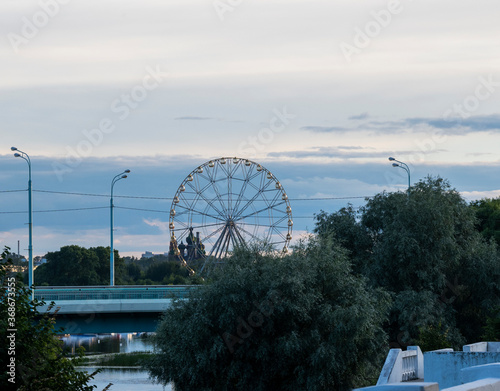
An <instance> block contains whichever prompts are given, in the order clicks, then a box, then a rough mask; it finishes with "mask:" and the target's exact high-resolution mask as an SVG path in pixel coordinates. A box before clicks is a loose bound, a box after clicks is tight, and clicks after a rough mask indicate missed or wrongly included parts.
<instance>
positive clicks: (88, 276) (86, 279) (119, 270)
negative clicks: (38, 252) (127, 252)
mask: <svg viewBox="0 0 500 391" xmlns="http://www.w3.org/2000/svg"><path fill="white" fill-rule="evenodd" d="M109 258H110V248H109V247H92V248H89V249H86V248H84V247H80V246H76V245H71V246H64V247H61V249H60V250H59V251H54V252H49V253H48V254H47V255H46V259H47V263H46V264H43V265H41V266H39V267H38V268H37V269H36V270H35V277H34V278H35V282H36V284H37V285H42V284H47V285H54V286H69V285H108V284H109ZM125 272H126V271H125V266H124V263H123V260H122V259H121V258H120V256H119V254H118V251H116V250H115V276H116V277H115V280H116V282H117V284H120V283H122V282H123V277H124V275H125Z"/></svg>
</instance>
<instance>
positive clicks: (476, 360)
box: [363, 342, 500, 391]
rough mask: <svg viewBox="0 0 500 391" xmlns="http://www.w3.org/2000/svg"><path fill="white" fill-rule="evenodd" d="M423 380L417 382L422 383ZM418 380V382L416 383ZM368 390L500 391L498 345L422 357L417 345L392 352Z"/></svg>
mask: <svg viewBox="0 0 500 391" xmlns="http://www.w3.org/2000/svg"><path fill="white" fill-rule="evenodd" d="M422 379H423V381H418V380H422ZM415 380H417V381H415ZM368 389H369V390H370V391H396V389H401V390H406V391H438V390H439V389H441V390H446V391H500V342H479V343H476V344H471V345H465V346H464V347H463V351H461V352H460V351H459V352H455V351H453V349H440V350H434V351H431V352H425V353H424V354H423V355H422V352H421V351H420V348H419V347H418V346H410V347H408V350H407V351H401V349H391V350H390V351H389V354H388V355H387V359H386V361H385V364H384V367H383V369H382V371H381V373H380V377H379V379H378V382H377V385H376V386H373V387H366V388H364V389H363V390H368Z"/></svg>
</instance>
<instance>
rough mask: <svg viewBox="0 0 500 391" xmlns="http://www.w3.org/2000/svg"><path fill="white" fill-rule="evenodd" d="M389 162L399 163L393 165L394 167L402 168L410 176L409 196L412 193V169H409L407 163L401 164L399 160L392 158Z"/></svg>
mask: <svg viewBox="0 0 500 391" xmlns="http://www.w3.org/2000/svg"><path fill="white" fill-rule="evenodd" d="M389 161H391V162H397V163H392V166H393V167H399V168H402V169H403V170H405V171H406V173H407V174H408V194H409V193H410V167H408V165H407V164H406V163H403V162H400V161H399V160H396V159H394V158H393V157H390V158H389Z"/></svg>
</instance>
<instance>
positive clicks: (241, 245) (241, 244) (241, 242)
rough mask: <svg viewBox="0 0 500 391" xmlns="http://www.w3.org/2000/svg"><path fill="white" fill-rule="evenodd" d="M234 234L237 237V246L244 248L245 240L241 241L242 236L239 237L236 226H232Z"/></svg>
mask: <svg viewBox="0 0 500 391" xmlns="http://www.w3.org/2000/svg"><path fill="white" fill-rule="evenodd" d="M234 232H235V233H236V235H237V236H238V240H239V246H240V247H244V246H245V239H243V236H242V235H241V233H240V231H239V229H238V227H237V226H236V225H235V226H234Z"/></svg>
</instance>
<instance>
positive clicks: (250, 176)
mask: <svg viewBox="0 0 500 391" xmlns="http://www.w3.org/2000/svg"><path fill="white" fill-rule="evenodd" d="M292 227H293V220H292V208H291V206H290V202H289V200H288V196H287V194H286V192H285V190H284V189H283V186H282V185H281V183H280V182H279V181H278V179H277V178H276V177H275V176H274V175H273V174H272V173H271V172H270V171H269V170H267V169H266V168H264V167H263V166H262V165H260V164H258V163H255V162H253V161H251V160H248V159H241V158H237V157H231V158H229V157H223V158H220V159H215V160H210V161H208V162H206V163H204V164H202V165H201V166H199V167H197V168H196V169H195V170H193V171H191V173H189V175H188V176H187V177H186V178H185V179H184V180H183V181H182V183H181V185H180V186H179V188H178V189H177V192H176V193H175V196H174V198H173V201H172V206H171V208H170V221H169V229H170V253H171V254H173V255H174V256H177V257H179V258H180V259H181V261H182V262H183V263H184V264H185V265H186V266H187V267H188V268H190V270H193V269H197V271H198V272H199V273H208V272H209V270H210V269H211V268H213V267H215V266H217V265H219V264H222V263H224V261H225V259H227V257H229V256H230V255H231V253H232V251H233V250H234V249H235V248H237V247H244V246H246V245H248V244H250V243H254V242H259V243H265V244H266V245H268V246H269V247H270V248H272V249H275V250H279V251H282V252H284V253H286V252H287V251H288V245H289V243H290V240H291V239H292Z"/></svg>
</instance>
